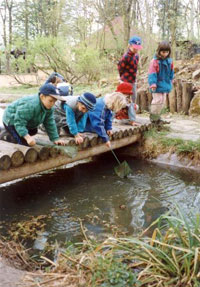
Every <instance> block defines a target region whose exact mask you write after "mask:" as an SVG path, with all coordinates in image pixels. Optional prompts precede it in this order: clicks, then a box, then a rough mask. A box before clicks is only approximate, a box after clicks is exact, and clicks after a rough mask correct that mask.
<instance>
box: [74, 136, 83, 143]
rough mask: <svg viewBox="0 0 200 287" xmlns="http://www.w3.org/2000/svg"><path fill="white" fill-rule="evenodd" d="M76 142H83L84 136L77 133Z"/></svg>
mask: <svg viewBox="0 0 200 287" xmlns="http://www.w3.org/2000/svg"><path fill="white" fill-rule="evenodd" d="M75 142H76V144H82V143H83V137H82V136H81V135H80V134H77V135H75Z"/></svg>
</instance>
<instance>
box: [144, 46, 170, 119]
mask: <svg viewBox="0 0 200 287" xmlns="http://www.w3.org/2000/svg"><path fill="white" fill-rule="evenodd" d="M170 54H171V47H170V45H169V43H168V42H166V41H163V42H161V43H160V44H159V45H158V48H157V52H156V55H155V57H154V58H153V59H152V61H151V63H150V66H149V75H148V83H149V87H150V91H151V93H152V97H153V99H152V102H151V110H150V120H151V121H152V122H157V123H159V122H160V121H161V119H160V114H161V113H162V110H163V108H164V107H165V104H166V96H167V94H168V93H169V92H170V91H171V90H172V81H173V78H174V67H173V61H172V59H171V58H170Z"/></svg>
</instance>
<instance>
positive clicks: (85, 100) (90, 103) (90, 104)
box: [78, 92, 96, 111]
mask: <svg viewBox="0 0 200 287" xmlns="http://www.w3.org/2000/svg"><path fill="white" fill-rule="evenodd" d="M78 101H79V102H80V103H82V104H83V105H84V106H86V108H87V109H88V111H93V110H94V108H95V106H96V97H95V96H94V95H93V94H91V93H88V92H86V93H84V94H82V95H81V96H80V97H79V98H78Z"/></svg>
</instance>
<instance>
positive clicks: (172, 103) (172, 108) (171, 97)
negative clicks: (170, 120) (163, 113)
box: [169, 89, 177, 113]
mask: <svg viewBox="0 0 200 287" xmlns="http://www.w3.org/2000/svg"><path fill="white" fill-rule="evenodd" d="M169 110H170V112H171V113H175V112H177V109H176V90H175V89H173V90H172V91H171V92H170V93H169Z"/></svg>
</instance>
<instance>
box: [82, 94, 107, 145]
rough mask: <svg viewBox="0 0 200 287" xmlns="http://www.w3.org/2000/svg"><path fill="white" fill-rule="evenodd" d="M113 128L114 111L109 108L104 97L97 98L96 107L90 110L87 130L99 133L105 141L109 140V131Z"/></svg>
mask: <svg viewBox="0 0 200 287" xmlns="http://www.w3.org/2000/svg"><path fill="white" fill-rule="evenodd" d="M109 130H112V111H111V110H109V109H108V108H107V107H106V105H105V102H104V98H103V97H102V98H99V99H97V103H96V107H95V109H94V110H93V111H90V112H88V118H87V123H86V127H85V131H86V132H93V133H97V134H98V136H99V137H101V138H102V139H103V141H104V142H107V141H109V140H110V139H109V136H108V135H107V133H106V132H107V131H109Z"/></svg>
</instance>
